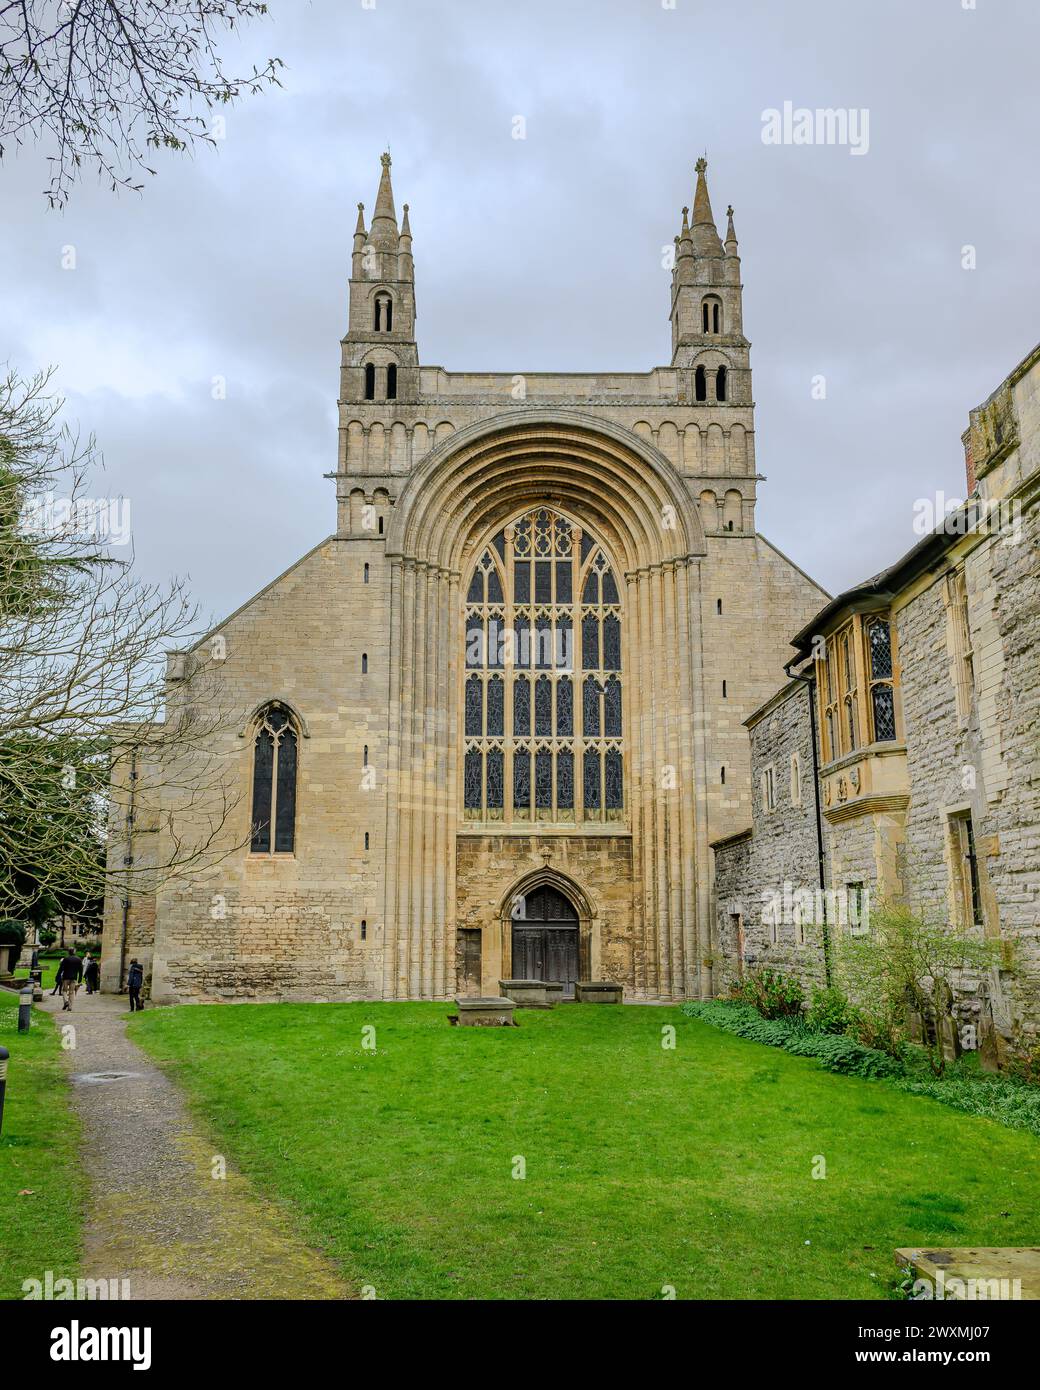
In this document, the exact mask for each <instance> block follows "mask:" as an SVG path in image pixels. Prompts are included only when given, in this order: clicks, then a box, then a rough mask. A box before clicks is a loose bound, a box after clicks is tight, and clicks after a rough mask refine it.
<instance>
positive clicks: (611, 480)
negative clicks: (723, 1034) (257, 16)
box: [104, 155, 828, 1001]
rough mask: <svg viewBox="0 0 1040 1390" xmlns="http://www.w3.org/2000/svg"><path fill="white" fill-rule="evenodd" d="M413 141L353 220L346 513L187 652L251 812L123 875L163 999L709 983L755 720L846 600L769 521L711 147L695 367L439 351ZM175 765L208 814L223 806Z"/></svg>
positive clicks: (171, 705)
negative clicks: (715, 203)
mask: <svg viewBox="0 0 1040 1390" xmlns="http://www.w3.org/2000/svg"><path fill="white" fill-rule="evenodd" d="M382 165H383V167H382V173H381V178H380V182H379V189H378V194H377V197H376V202H375V207H374V209H373V212H372V215H371V218H370V220H368V222H367V225H366V219H365V213H364V209H363V207H361V206H359V211H358V221H357V228H356V231H355V233H354V245H353V256H352V264H351V275H350V285H349V312H348V318H347V332H346V336H345V337H344V339H343V341H342V345H341V352H342V356H341V379H340V393H339V394H340V399H339V448H338V457H337V459H336V460H335V467H334V470H333V472H332V477H333V479H334V483H335V489H336V515H335V522H336V524H335V530H334V532H333V533H332V534H331V535H330V536H329V537H328V538H327V539H325V540H323V541H322V542H321V543H320V544H319V545H317V546H316V547H315V548H314V549H313V550H312V551H311V552H310V553H309V554H307V555H305V556H304V557H303V558H302V559H301V560H299V561H298V562H297V563H296V564H295V565H294V566H293V567H292V568H291V569H290V570H288V571H287V572H286V573H285V574H283V575H281V576H280V577H278V578H277V579H274V580H273V581H272V582H271V583H270V584H269V585H268V587H267V588H266V589H264V590H263V591H262V592H261V593H260V594H258V595H257V596H256V597H255V598H254V599H252V600H251V601H250V602H249V603H247V604H246V605H245V606H244V607H242V608H241V609H240V610H239V611H238V612H237V613H234V614H232V615H231V616H230V617H229V618H227V619H226V621H224V622H223V623H222V624H220V626H219V627H218V628H216V629H215V630H214V632H213V633H211V634H210V635H209V637H208V638H207V639H206V640H205V641H203V642H201V643H200V644H199V645H198V646H197V647H196V648H195V649H194V650H193V651H191V652H187V653H180V654H177V655H175V656H174V657H172V658H171V661H170V676H169V701H168V709H169V717H170V718H176V717H177V713H178V710H179V709H180V708H181V707H182V705H183V703H184V701H185V700H190V699H191V698H192V697H191V696H190V695H189V694H186V693H185V692H186V691H188V690H189V688H190V686H191V683H192V681H193V680H195V679H196V677H197V675H198V673H199V672H200V671H201V672H205V673H206V674H207V677H208V679H209V681H210V683H211V688H216V689H217V690H218V691H219V703H220V704H221V706H222V707H224V708H226V709H227V710H228V711H229V714H228V717H227V719H225V720H224V721H222V722H221V723H220V724H219V727H215V728H214V732H213V734H212V747H211V748H210V749H208V750H207V751H208V753H209V754H211V755H214V756H216V757H217V758H218V759H219V760H220V762H221V764H222V766H223V768H224V780H225V786H224V787H223V790H222V792H221V793H220V794H219V796H222V797H226V798H227V800H228V804H231V805H232V806H233V810H232V811H231V813H230V814H229V815H228V816H226V818H225V820H224V823H223V824H222V826H221V829H220V835H221V836H222V837H223V841H224V847H223V853H222V854H221V855H219V856H217V857H216V858H215V859H214V861H213V862H212V863H210V864H209V865H208V866H207V867H205V868H200V869H199V871H198V872H197V873H195V874H192V875H189V876H183V875H182V876H180V877H176V878H172V879H170V880H168V881H160V882H159V883H158V884H157V886H156V889H155V892H154V893H153V894H141V893H138V894H136V895H132V897H131V899H130V900H129V901H128V902H126V903H124V902H121V901H112V902H110V903H109V904H108V907H107V912H106V926H105V962H104V969H105V981H106V984H107V985H108V986H109V987H118V983H119V979H120V974H121V970H122V968H123V964H124V962H125V960H126V959H128V958H129V956H130V955H136V956H137V957H138V958H139V959H141V960H142V962H143V963H144V964H145V966H146V970H147V971H148V972H149V974H150V978H151V991H152V995H153V997H154V998H155V999H157V1000H160V1001H192V1000H220V999H241V998H257V999H301V1000H310V999H364V998H372V999H380V998H385V999H399V998H417V999H439V998H447V997H450V996H452V995H454V994H456V993H457V992H469V993H481V992H483V993H495V994H497V993H498V992H499V988H498V981H499V980H500V979H501V978H505V977H521V976H522V977H527V978H531V977H534V978H544V979H549V980H555V981H558V982H560V983H562V984H563V986H564V992H565V993H567V992H569V991H570V990H571V989H572V987H573V984H574V982H575V981H576V980H579V979H596V980H613V981H619V982H621V983H623V984H624V986H625V989H626V997H628V998H633V999H662V998H666V999H674V998H684V997H703V996H707V995H710V994H712V993H713V992H715V991H716V989H717V988H718V987H719V985H720V980H721V976H720V978H719V979H716V974H717V973H718V971H719V960H720V956H719V953H718V949H717V947H718V943H717V942H716V940H715V936H716V913H715V906H714V901H713V894H712V857H711V851H710V848H709V847H710V845H711V844H712V843H713V842H716V841H719V840H721V839H725V838H726V837H727V836H729V835H732V834H733V833H735V832H737V831H740V830H742V829H743V828H744V827H745V826H746V825H748V824H749V823H750V821H751V811H752V806H751V776H750V747H749V742H748V737H747V730H746V729H745V727H744V721H745V720H747V719H748V717H749V716H750V715H751V714H752V713H753V711H755V710H756V709H758V708H759V707H760V706H761V705H762V704H763V702H764V701H766V700H767V698H768V697H770V696H771V695H772V694H773V693H774V691H775V690H776V688H777V686H778V685H779V684H780V683H781V681H782V680H783V675H784V665H785V663H786V662H787V661H788V660H789V658H790V655H791V651H790V646H789V639H790V636H791V635H792V634H794V633H797V632H799V631H800V630H801V629H803V628H804V627H805V625H806V624H808V623H809V622H810V620H811V618H812V616H813V614H814V613H816V612H817V611H818V610H819V609H820V608H821V607H822V606H823V605H824V604H825V603H826V602H827V599H828V595H827V594H825V593H824V592H823V591H822V590H821V589H820V588H819V587H818V586H817V585H816V584H814V583H813V582H812V581H811V580H810V579H809V578H807V577H806V575H805V574H804V573H802V571H801V570H799V569H798V568H797V566H796V565H794V564H793V563H791V562H790V561H789V560H788V559H786V558H785V556H783V555H782V554H781V553H780V552H779V551H777V550H776V549H775V547H773V546H772V545H771V544H770V543H769V541H768V540H766V538H765V537H764V536H762V535H761V534H760V533H759V532H758V530H757V527H756V520H755V503H756V492H757V486H758V483H759V482H760V481H761V476H760V475H759V473H758V472H757V469H756V463H755V425H754V403H753V393H752V382H751V366H750V357H749V342H748V339H747V338H746V337H745V334H744V322H743V302H742V300H743V286H742V284H741V271H740V257H739V253H738V245H737V238H736V233H735V231H734V225H733V216H732V209H731V210H730V213H729V217H728V222H727V225H726V228H725V232H724V236H723V235H720V233H719V230H718V229H717V226H716V222H715V218H714V216H713V213H712V209H711V204H710V201H709V196H708V186H707V181H706V176H705V170H706V164H705V161H704V160H699V161H698V163H697V171H696V186H695V189H694V191H693V203H692V211H690V210H689V209H685V208H684V209H683V213H682V222H681V227H680V230H679V233H678V235H677V236H676V238H675V262H674V269H673V270H672V275H671V285H670V293H669V294H666V284H667V282H665V283H664V284H662V304H661V311H662V316H663V315H664V313H665V310H666V309H667V312H668V315H669V318H670V323H671V358H670V360H669V362H668V364H667V365H666V366H658V367H654V368H651V369H650V370H649V371H646V372H623V373H613V374H606V373H527V374H514V373H494V372H486V373H479V372H478V373H472V372H467V373H458V372H453V371H450V370H448V369H446V368H444V367H440V366H436V365H429V364H426V363H424V362H423V360H422V357H421V354H420V348H419V339H418V334H417V310H416V272H415V263H414V260H413V247H412V232H411V227H410V223H409V210H408V206H407V204H405V205H404V207H403V210H402V211H403V216H402V217H401V219H400V220H399V218H398V214H397V211H396V207H395V202H394V195H393V191H392V188H391V177H390V158H389V155H384V156H383V159H382ZM420 252H421V243H420ZM420 261H421V254H420ZM331 463H332V460H330V464H331ZM212 795H213V798H214V805H216V802H217V800H218V792H217V790H216V789H214V790H213V793H212ZM169 798H170V801H169V806H168V807H167V810H168V811H169V813H170V814H169V816H168V817H167V818H166V819H167V823H168V825H169V826H171V827H172V830H173V833H175V834H181V835H183V836H184V837H189V836H190V834H191V833H192V826H193V824H194V823H195V822H197V821H198V820H199V819H200V818H202V819H205V815H206V807H205V806H201V805H199V804H198V803H197V801H193V802H192V804H191V806H190V807H188V806H185V807H184V808H183V811H182V810H179V809H178V804H177V801H176V792H175V791H174V790H173V789H171V791H170V793H169ZM211 809H213V808H211ZM216 819H217V820H219V816H218V817H216ZM159 827H160V828H159V829H158V830H157V832H156V833H157V834H158V835H163V834H166V833H169V831H168V830H167V829H163V828H162V827H163V820H162V818H160V821H159ZM133 833H134V832H133V831H132V830H128V831H127V834H126V836H125V837H124V841H123V842H121V841H120V838H119V836H118V835H117V836H116V838H115V839H114V841H113V846H112V853H113V854H122V853H124V852H126V851H127V848H128V845H127V843H126V842H125V841H128V840H129V839H130V838H131V837H132V835H133ZM129 848H130V850H131V851H132V852H133V853H136V854H137V855H140V854H142V853H145V852H146V850H145V849H144V848H142V846H141V844H140V836H138V843H137V845H136V846H134V845H130V846H129Z"/></svg>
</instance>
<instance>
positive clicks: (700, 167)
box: [693, 155, 708, 174]
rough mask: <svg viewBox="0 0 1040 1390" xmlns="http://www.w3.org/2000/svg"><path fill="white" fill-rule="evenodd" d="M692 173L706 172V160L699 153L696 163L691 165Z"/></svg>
mask: <svg viewBox="0 0 1040 1390" xmlns="http://www.w3.org/2000/svg"><path fill="white" fill-rule="evenodd" d="M693 169H694V173H697V174H706V173H707V172H708V161H707V160H706V159H705V158H704V156H703V155H701V157H700V159H698V161H697V163H696V164H695V165H694V166H693Z"/></svg>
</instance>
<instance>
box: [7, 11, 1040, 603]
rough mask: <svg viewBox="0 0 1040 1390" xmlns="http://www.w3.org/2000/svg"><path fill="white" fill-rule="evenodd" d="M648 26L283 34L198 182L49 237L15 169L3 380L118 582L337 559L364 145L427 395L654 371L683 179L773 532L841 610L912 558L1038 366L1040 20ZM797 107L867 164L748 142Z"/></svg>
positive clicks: (881, 16)
mask: <svg viewBox="0 0 1040 1390" xmlns="http://www.w3.org/2000/svg"><path fill="white" fill-rule="evenodd" d="M670 3H671V0H666V4H664V5H663V4H662V3H661V0H514V2H513V3H506V2H505V0H422V3H420V0H375V4H374V7H373V8H366V7H364V5H363V3H362V0H312V3H302V0H292V2H291V3H290V0H271V4H270V11H271V13H270V17H269V19H268V20H267V21H266V22H262V23H258V24H255V25H253V26H251V27H250V28H249V29H248V31H247V32H246V34H245V35H244V36H243V37H242V38H241V39H235V40H234V41H233V42H232V43H231V44H228V45H227V46H226V54H227V67H228V68H229V69H230V70H232V71H234V70H236V69H241V68H243V67H244V66H246V65H247V64H248V63H251V62H252V61H253V60H254V59H258V60H263V59H266V58H267V57H269V56H272V55H277V56H279V57H281V58H282V59H283V60H284V62H285V64H286V67H285V71H284V73H283V75H282V80H283V83H284V86H283V89H282V90H281V91H277V90H275V91H272V92H268V93H266V94H263V95H260V96H256V97H250V98H247V99H245V100H243V101H242V102H241V103H240V104H238V105H236V106H234V107H232V108H231V109H230V110H229V111H228V112H227V113H226V119H227V135H226V139H224V140H223V141H222V142H221V143H220V145H219V147H218V149H217V150H216V151H212V150H208V149H203V150H200V151H199V152H198V153H197V154H196V155H195V156H194V157H191V158H185V157H183V156H177V155H175V154H157V155H155V156H154V162H155V164H156V166H157V169H158V176H157V177H155V178H151V179H147V180H146V186H145V191H144V193H143V194H142V195H133V194H122V195H119V196H115V195H113V194H111V193H110V192H108V191H107V190H106V189H104V188H103V187H100V186H99V185H98V184H97V183H96V182H95V181H93V180H92V179H90V178H88V179H87V180H86V181H85V183H84V184H83V185H82V186H80V187H79V188H77V189H76V190H75V191H74V193H73V197H72V200H71V203H70V206H69V208H68V210H67V211H66V212H65V213H64V214H61V213H55V212H52V211H50V210H49V209H48V207H47V203H46V199H45V198H44V197H43V196H42V190H43V189H44V187H45V186H46V183H47V179H48V174H47V170H46V166H45V163H44V155H45V154H46V153H47V151H45V150H43V149H42V148H41V149H33V148H31V147H30V148H26V149H24V150H22V151H21V152H20V153H19V154H17V155H16V154H14V153H13V152H9V153H8V154H6V155H5V157H4V160H3V163H2V165H0V193H2V206H3V216H2V218H0V255H2V264H3V280H2V284H3V298H4V305H3V312H2V316H0V325H2V328H0V332H2V337H0V357H7V358H9V360H10V362H11V363H12V365H14V366H15V367H16V368H18V369H19V370H20V371H21V372H23V373H27V372H29V371H32V370H34V369H36V368H39V367H41V366H46V365H47V364H54V365H56V367H57V369H58V370H57V374H56V383H57V387H58V389H59V390H60V391H61V392H62V393H63V394H64V395H65V397H66V398H67V402H68V405H67V414H68V418H69V419H70V421H78V422H79V424H80V425H81V426H82V427H83V428H84V429H86V430H93V431H94V432H95V433H96V435H97V437H98V442H99V444H100V446H101V448H102V450H103V452H104V456H105V460H106V465H107V467H106V472H105V474H104V475H103V479H102V481H100V482H99V483H98V484H97V485H96V491H97V492H98V495H101V496H114V495H123V496H125V497H127V498H128V499H129V500H130V504H131V509H132V521H133V534H134V545H135V551H136V557H137V563H138V567H139V569H140V571H141V573H142V575H143V576H145V577H148V578H165V577H167V576H170V575H172V574H181V575H187V576H189V577H190V581H191V586H192V589H193V592H194V594H195V596H196V597H197V599H198V600H199V602H200V604H201V605H202V607H203V609H204V610H205V611H206V612H207V613H210V614H212V615H215V616H219V615H222V614H224V613H226V612H228V611H230V610H231V609H232V608H234V607H235V606H237V605H238V604H239V603H241V602H242V601H243V600H244V599H246V598H248V597H249V596H250V595H251V594H252V593H254V592H255V591H256V590H258V589H259V588H261V587H262V586H263V585H264V584H265V583H267V582H268V581H269V580H270V579H271V578H272V577H273V576H274V575H275V574H277V573H278V572H280V571H281V570H282V569H284V568H285V567H286V566H288V565H289V564H291V563H292V562H293V561H294V560H295V559H297V558H298V557H299V556H300V555H301V554H302V553H303V552H304V551H306V550H307V549H309V548H310V547H311V546H312V545H314V544H315V543H316V542H318V541H319V540H320V539H322V537H323V536H325V535H327V534H329V533H330V532H331V531H332V530H333V529H334V527H335V503H334V495H333V484H332V483H331V482H328V481H326V480H325V479H324V478H323V476H322V475H323V474H324V473H326V472H328V471H329V470H330V469H332V468H334V467H335V459H336V442H335V429H336V413H335V401H336V394H337V387H338V370H337V368H338V359H339V347H338V343H339V339H340V337H341V336H342V335H343V333H344V331H345V326H346V302H347V301H346V296H347V278H348V275H349V271H350V250H351V234H352V232H353V227H354V220H355V217H356V204H357V202H358V200H359V199H360V200H363V201H364V202H365V204H366V206H367V208H368V210H369V212H371V208H372V206H373V204H374V201H375V191H376V184H377V181H378V174H379V153H380V151H381V150H382V149H384V148H385V147H386V145H387V143H389V145H390V147H391V150H392V153H393V161H394V162H393V178H394V191H395V195H396V199H397V206H398V212H400V209H401V205H402V203H404V202H407V203H409V204H410V207H411V223H412V230H413V234H414V252H415V265H416V288H417V297H418V306H419V319H418V330H417V331H418V340H419V355H420V360H421V361H422V362H425V363H433V364H439V365H442V366H444V367H447V368H453V369H459V370H475V369H493V370H502V371H510V372H512V371H534V370H558V371H604V370H610V369H618V370H640V371H641V370H646V369H648V368H650V367H652V366H655V365H659V364H662V363H667V362H668V360H669V357H670V334H669V324H668V295H669V276H668V272H667V271H666V270H664V269H662V266H661V251H662V248H663V247H665V246H667V245H668V244H670V243H671V241H672V238H673V236H674V235H675V233H676V231H677V230H678V228H679V220H680V219H679V209H680V208H681V206H682V205H683V204H684V203H690V204H692V201H693V183H694V176H693V165H694V161H695V159H696V158H697V156H698V155H700V154H701V153H702V152H704V151H707V156H708V161H709V169H708V182H709V188H710V191H711V196H712V202H713V206H714V210H715V214H716V218H717V219H718V220H719V221H720V222H721V224H722V226H723V227H724V225H725V208H726V205H727V203H732V204H733V205H734V207H735V209H736V228H737V235H738V237H739V239H740V251H741V256H742V266H743V278H744V285H745V290H744V326H745V332H746V333H747V335H748V337H749V338H750V339H751V342H752V355H751V361H752V367H753V370H754V378H753V380H754V393H755V399H756V402H757V441H758V444H757V447H758V463H759V469H760V471H761V472H762V473H764V474H765V475H766V478H767V481H766V482H765V483H763V484H762V485H761V488H760V502H759V509H758V518H759V526H760V528H761V530H762V531H763V532H764V533H765V534H766V535H767V536H768V537H769V538H770V539H771V540H772V541H773V542H774V544H776V545H778V546H779V547H780V548H781V549H782V550H784V551H786V552H787V554H789V555H790V556H791V557H792V558H793V559H795V560H796V561H797V562H798V563H799V564H800V565H802V567H803V568H805V569H807V570H808V571H809V572H810V573H811V574H813V576H814V577H815V578H817V579H818V580H819V581H820V582H821V583H822V584H823V585H824V586H825V587H826V588H828V589H830V590H832V591H837V590H839V589H841V588H844V587H846V586H847V585H849V584H851V583H854V582H856V581H857V580H859V579H862V578H864V577H866V576H867V575H870V574H872V573H874V572H875V571H877V570H878V569H880V568H882V567H883V566H884V565H885V564H888V563H890V562H891V561H893V560H894V559H896V558H897V557H898V556H899V555H900V554H902V553H903V552H904V551H905V550H907V549H908V548H909V547H910V546H911V545H912V544H913V542H914V541H915V539H916V537H915V535H914V533H913V530H912V521H913V506H914V502H915V500H916V499H918V498H921V497H927V496H931V495H932V494H934V492H935V491H936V490H944V491H945V492H946V493H947V494H954V495H963V478H964V474H963V458H962V451H961V445H960V434H961V432H962V430H963V429H964V428H965V426H966V424H967V417H968V411H969V409H970V408H971V407H972V406H974V405H977V404H979V403H980V402H981V401H982V400H983V399H985V397H986V396H987V395H989V393H990V392H991V391H992V390H993V389H994V388H995V387H996V386H997V385H998V384H999V382H1000V381H1001V380H1002V379H1003V378H1004V377H1005V376H1006V375H1007V373H1008V372H1009V371H1010V370H1011V368H1012V367H1013V366H1014V365H1015V364H1016V363H1017V362H1018V361H1019V360H1020V359H1021V358H1022V357H1023V356H1024V355H1025V354H1026V352H1027V351H1028V350H1029V349H1030V348H1031V347H1032V346H1033V345H1034V343H1035V342H1036V341H1037V339H1038V338H1040V311H1038V310H1040V295H1038V285H1040V254H1038V253H1040V248H1038V235H1037V227H1038V224H1040V217H1038V211H1040V209H1038V188H1037V159H1038V154H1037V152H1038V148H1040V142H1038V140H1037V131H1038V116H1037V106H1036V102H1037V90H1038V89H1037V79H1036V61H1037V55H1038V53H1040V6H1038V5H1037V4H1036V0H976V7H975V8H973V9H972V8H968V9H965V8H964V7H963V5H964V3H969V4H970V0H785V2H784V3H780V0H758V2H757V3H755V2H754V0H725V3H723V0H711V3H705V0H674V8H670V7H666V6H668V5H670ZM785 101H790V102H792V103H793V104H794V106H795V107H808V108H816V107H841V108H849V109H855V110H857V111H859V110H862V109H865V110H866V111H867V112H868V113H869V127H868V130H869V148H868V149H867V152H866V153H865V154H863V155H856V154H853V153H851V152H850V149H849V148H848V147H839V146H825V145H783V144H780V145H767V144H765V143H763V138H762V132H763V115H762V113H763V111H765V110H767V109H769V108H782V107H783V105H784V102H785ZM517 115H521V116H523V117H524V118H525V121H526V139H524V140H516V139H513V138H512V131H513V122H514V117H515V116H517ZM968 245H970V246H973V247H975V254H976V258H977V264H976V268H975V269H974V270H965V269H964V268H963V267H962V248H963V247H965V246H968ZM68 246H72V247H74V248H75V254H76V269H75V270H66V269H63V268H62V258H63V248H65V247H68ZM66 259H67V257H66ZM817 375H823V376H824V377H825V378H826V392H827V394H826V399H825V400H814V399H813V398H812V380H813V378H814V376H817ZM216 376H222V377H225V378H226V380H227V398H226V399H225V400H214V399H212V390H211V383H212V379H213V378H214V377H216Z"/></svg>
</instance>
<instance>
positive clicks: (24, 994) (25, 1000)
mask: <svg viewBox="0 0 1040 1390" xmlns="http://www.w3.org/2000/svg"><path fill="white" fill-rule="evenodd" d="M32 1001H33V987H32V985H26V986H25V988H24V989H23V990H20V991H19V993H18V1031H19V1033H28V1031H29V1028H30V1026H31V1022H32Z"/></svg>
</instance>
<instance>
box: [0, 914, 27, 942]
mask: <svg viewBox="0 0 1040 1390" xmlns="http://www.w3.org/2000/svg"><path fill="white" fill-rule="evenodd" d="M24 945H25V923H24V922H16V921H14V919H13V918H11V917H7V918H5V919H3V920H2V921H0V946H17V947H18V949H19V950H21V948H22V947H23V946H24Z"/></svg>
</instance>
